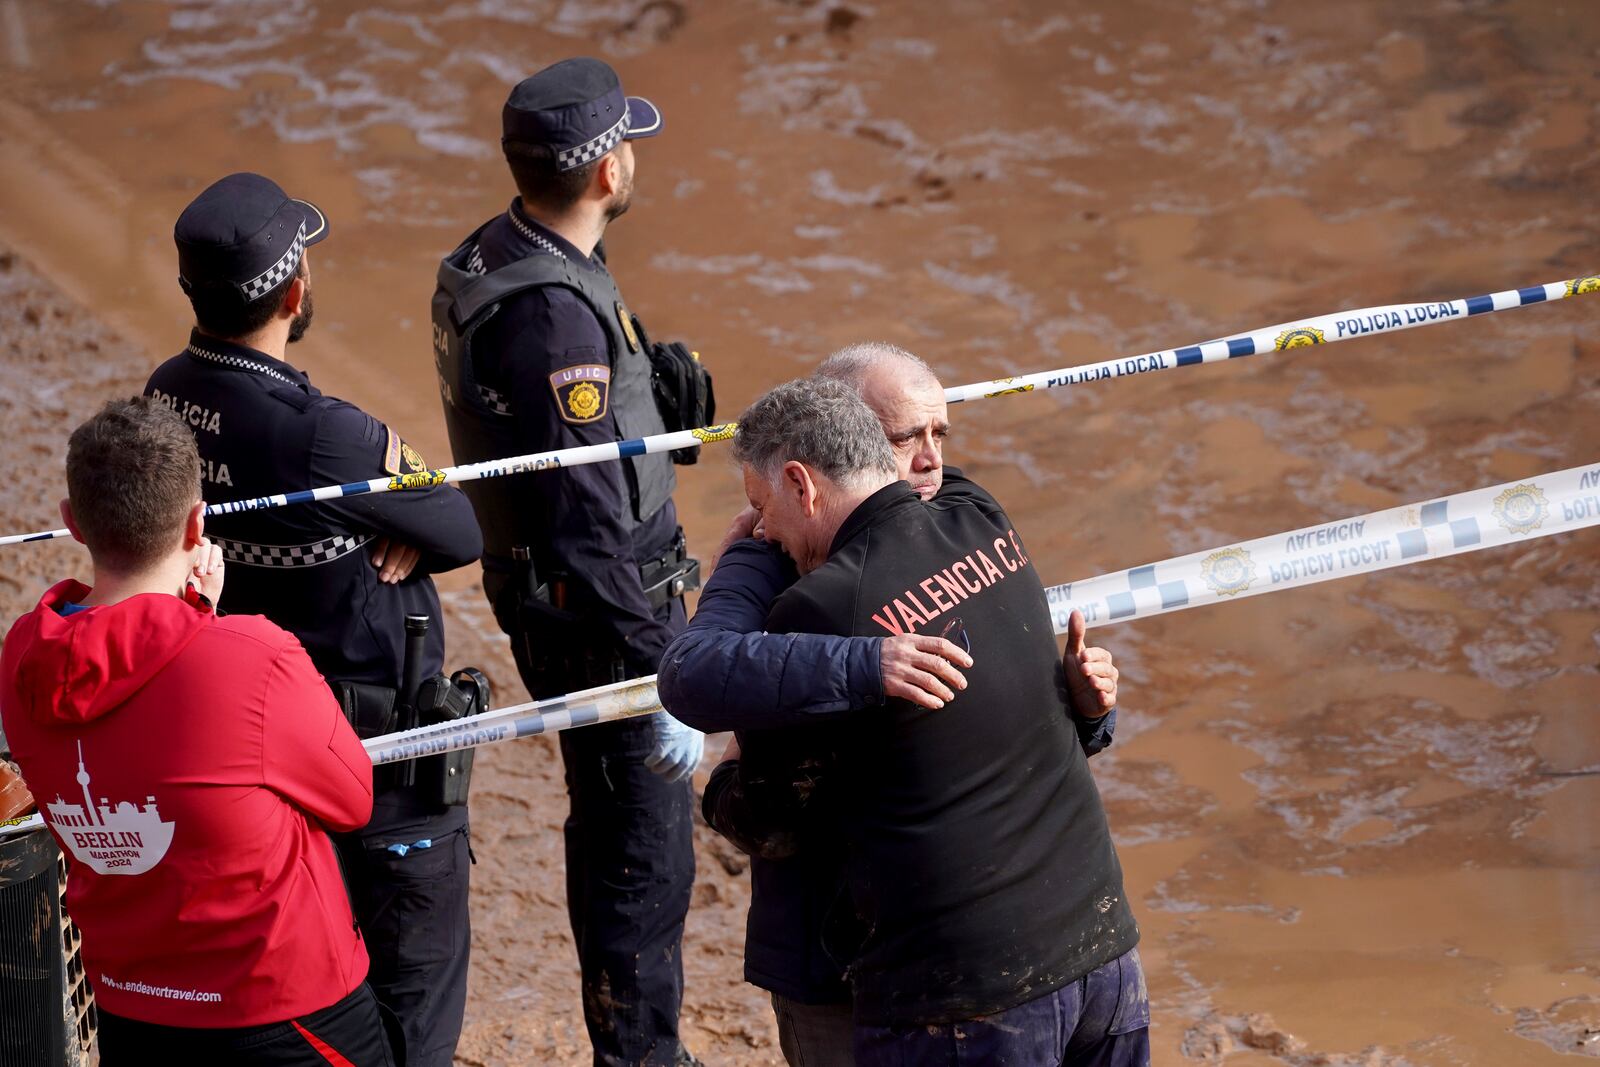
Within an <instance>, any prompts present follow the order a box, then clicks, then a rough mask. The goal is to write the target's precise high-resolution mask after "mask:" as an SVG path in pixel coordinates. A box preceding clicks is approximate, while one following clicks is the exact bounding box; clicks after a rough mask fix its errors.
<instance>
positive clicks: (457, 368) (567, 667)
mask: <svg viewBox="0 0 1600 1067" xmlns="http://www.w3.org/2000/svg"><path fill="white" fill-rule="evenodd" d="M660 122H661V120H660V115H659V113H658V112H656V110H655V108H654V107H653V106H652V105H650V104H649V103H648V102H646V101H642V100H639V99H638V98H625V97H624V96H623V94H622V89H621V86H620V84H619V83H618V82H617V79H616V75H615V74H614V73H613V72H612V71H611V69H610V68H609V67H607V66H606V65H605V64H603V63H599V62H598V61H595V60H568V61H565V62H563V63H560V64H557V65H556V66H555V67H552V68H549V69H547V70H546V71H543V72H541V73H540V74H538V75H535V76H534V77H533V78H530V79H527V80H526V81H525V82H523V83H522V84H521V85H519V86H518V87H517V89H516V90H514V91H513V93H512V96H511V100H510V101H509V102H508V104H507V106H506V111H505V123H506V136H507V139H508V140H521V141H523V142H531V143H536V144H544V145H548V146H549V148H550V151H551V152H553V153H555V154H556V156H557V158H558V159H560V160H563V161H571V165H572V166H579V165H582V163H584V162H588V161H592V160H594V159H599V158H601V157H603V156H604V155H605V154H606V153H607V152H609V151H611V150H612V149H613V148H614V147H616V145H617V144H618V143H619V142H620V141H621V140H622V139H623V138H633V137H641V136H647V135H649V134H652V133H654V132H656V131H657V130H658V129H659V128H660ZM563 165H564V164H563ZM433 322H434V342H435V357H436V360H437V362H438V369H439V375H440V386H441V392H442V398H443V401H444V408H445V420H446V423H447V425H448V427H449V430H450V441H451V447H452V449H453V451H454V455H455V461H456V462H457V463H468V462H478V461H482V460H488V459H499V458H504V457H508V456H513V455H525V454H529V453H534V452H543V451H549V450H553V449H559V448H566V447H571V446H578V445H589V444H600V443H605V442H611V441H615V440H617V439H619V438H634V437H642V436H648V435H650V434H658V433H662V432H664V430H665V426H664V423H663V420H662V415H661V414H660V413H659V411H658V410H657V406H656V403H655V401H654V399H653V397H652V391H651V363H650V354H649V352H648V351H647V346H648V340H647V338H646V337H645V336H644V335H643V334H642V332H641V330H640V328H639V326H638V323H637V320H636V319H635V318H634V317H633V316H632V315H631V313H630V312H629V311H628V309H627V307H626V305H625V304H624V303H623V300H622V297H621V295H620V294H619V293H618V291H617V287H616V283H615V282H614V281H613V280H612V278H611V275H610V273H609V271H608V270H607V268H606V265H605V263H604V261H603V258H602V257H601V256H600V255H598V254H597V255H594V256H587V255H585V254H584V253H583V252H582V251H580V250H579V249H578V248H577V247H575V246H574V245H573V244H571V243H570V242H569V241H567V240H566V239H565V238H563V237H562V236H561V235H560V234H558V233H556V232H555V231H554V230H552V229H550V228H548V227H546V226H543V225H541V224H540V223H539V222H538V221H537V220H535V219H534V218H532V217H530V216H529V215H528V214H527V213H526V212H525V211H524V210H523V207H522V205H521V203H520V198H519V200H518V201H514V202H513V203H512V204H511V206H510V208H509V209H508V210H507V211H506V212H505V213H504V214H501V215H498V216H496V217H495V218H492V219H490V220H489V221H488V222H486V223H485V224H484V225H482V226H481V227H479V228H478V230H477V231H476V232H474V233H473V234H472V235H471V236H470V237H468V238H467V240H466V241H464V242H463V243H462V244H461V245H460V246H459V247H458V248H457V249H456V250H455V251H454V252H452V253H451V254H450V255H449V256H448V257H446V259H445V260H444V262H443V263H442V264H441V266H440V271H439V288H438V289H437V290H436V293H435V297H434V303H433ZM674 485H675V477H674V474H673V469H672V464H671V460H670V459H669V457H668V456H666V455H631V456H629V457H627V458H625V459H623V460H621V461H620V462H612V463H599V464H593V465H587V466H579V467H573V468H570V469H562V470H550V471H539V472H533V473H528V474H521V475H516V476H512V477H502V478H495V479H487V480H481V481H475V482H471V483H468V484H467V486H466V489H467V494H468V496H469V497H470V498H471V500H472V502H473V505H474V507H475V508H476V509H477V512H478V518H479V521H480V524H481V525H482V528H483V532H484V543H485V551H484V561H483V562H484V590H485V593H486V594H487V596H488V598H489V601H490V603H491V604H492V605H493V606H494V609H495V616H496V618H497V620H498V621H499V622H500V625H501V627H502V629H504V630H505V632H506V633H507V635H508V636H509V637H510V638H511V639H512V649H513V652H514V654H515V656H516V659H517V665H518V667H519V669H520V670H521V673H522V678H523V681H524V682H525V683H526V684H527V687H528V689H529V691H530V692H531V693H532V694H533V696H534V697H536V698H544V697H551V696H557V695H560V694H563V693H567V692H571V691H574V690H578V689H583V688H588V687H592V686H595V685H600V684H603V683H607V682H611V681H616V680H621V679H624V678H633V677H640V676H644V675H649V674H653V673H655V671H656V668H657V665H658V663H659V661H660V658H661V653H662V652H663V650H664V649H665V648H666V645H667V644H668V642H669V641H670V640H671V639H672V638H673V637H674V636H675V635H676V634H677V633H678V632H680V631H681V630H682V629H683V626H684V608H683V601H682V599H681V593H682V589H683V585H684V582H683V580H682V575H683V574H684V573H685V570H686V568H687V566H688V564H691V563H692V562H693V561H686V559H685V554H684V550H683V538H682V531H681V530H680V529H679V526H678V519H677V511H676V509H675V507H674V505H673V502H672V498H671V494H672V490H673V487H674ZM655 718H656V717H654V716H652V717H648V718H643V719H630V720H624V721H621V722H615V723H608V724H603V725H599V726H590V727H585V728H583V729H580V730H570V731H566V732H564V733H562V734H561V738H560V742H561V754H562V759H563V761H564V764H565V767H566V782H567V790H568V794H569V798H570V801H571V809H570V816H569V818H568V819H567V823H566V854H567V906H568V912H569V917H570V920H571V923H572V929H573V936H574V940H575V941H576V943H577V949H578V955H579V961H580V964H581V968H582V972H583V1004H584V1015H585V1022H586V1024H587V1026H588V1030H589V1035H590V1040H591V1042H592V1044H593V1046H594V1053H595V1062H596V1063H597V1064H640V1063H649V1064H672V1063H684V1062H691V1063H692V1062H694V1061H693V1060H692V1059H689V1058H688V1056H687V1053H685V1052H683V1051H682V1049H681V1045H680V1043H679V1040H678V1011H679V1006H680V1003H681V1000H682V989H683V968H682V953H681V946H682V937H683V921H684V916H685V914H686V913H687V911H688V906H689V889H690V885H691V883H692V881H693V878H694V852H693V848H692V815H691V812H692V803H693V798H692V794H691V790H690V784H689V782H688V780H687V778H686V777H685V778H683V779H680V780H677V781H668V780H665V779H664V778H662V777H660V776H657V775H655V774H652V773H651V772H650V771H649V770H648V769H646V767H645V761H646V760H647V759H648V758H649V757H650V754H651V751H652V749H653V747H654V745H655V732H654V731H655V730H656V724H655V722H654V721H653V720H654V719H655ZM691 769H692V768H691ZM685 773H686V772H685Z"/></svg>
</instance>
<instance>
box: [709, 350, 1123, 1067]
mask: <svg viewBox="0 0 1600 1067" xmlns="http://www.w3.org/2000/svg"><path fill="white" fill-rule="evenodd" d="M875 424H876V419H875V418H873V416H872V413H871V409H869V408H867V407H866V405H865V403H863V402H862V400H861V398H860V397H859V396H857V395H856V393H855V391H854V390H853V389H851V388H849V387H848V386H844V385H843V384H842V383H838V382H834V381H829V380H813V381H801V382H792V383H789V384H787V385H783V386H779V387H778V388H777V389H774V390H772V391H771V392H769V393H768V394H767V395H766V396H764V397H762V398H761V399H760V400H759V401H757V402H756V404H755V405H753V406H752V407H751V409H750V410H749V411H747V412H746V413H745V415H744V416H743V417H742V418H741V419H740V434H739V437H738V438H736V440H735V456H736V458H737V459H738V460H739V462H740V463H741V465H742V468H743V476H744V483H745V490H746V494H747V496H748V497H749V499H750V503H751V505H752V506H753V507H754V508H755V509H756V510H757V511H759V512H760V514H761V519H762V524H763V526H764V530H765V534H766V537H767V538H768V540H769V541H772V542H775V543H777V544H780V545H782V546H783V548H784V550H785V551H786V552H787V553H788V554H789V555H790V556H791V557H792V558H793V559H794V561H795V564H796V566H797V568H798V570H799V572H800V574H801V577H800V580H799V581H798V582H797V583H796V584H795V585H794V586H792V587H791V588H790V589H789V590H788V591H787V592H785V593H783V594H782V595H781V596H779V597H778V599H777V602H776V603H775V604H774V606H773V609H772V612H771V614H770V615H769V617H768V620H767V623H768V629H769V630H770V631H771V632H773V633H776V634H791V633H811V634H832V635H836V636H857V635H867V634H880V635H881V634H889V635H901V634H905V633H926V634H939V635H941V636H943V637H945V638H947V639H950V640H952V641H954V642H955V643H956V644H958V645H960V646H962V647H963V648H965V649H967V650H968V651H969V652H970V653H971V659H972V661H973V662H972V664H971V666H969V667H966V668H965V670H964V671H963V681H964V682H965V686H964V687H963V688H962V690H961V691H960V692H958V693H954V694H952V699H950V700H949V701H947V702H946V703H945V707H944V708H943V709H941V710H939V711H937V712H934V713H931V714H930V713H929V712H928V711H926V710H924V709H921V708H918V707H917V706H915V705H913V704H911V703H910V702H907V701H900V700H891V701H889V702H888V703H887V704H886V705H885V707H884V708H883V709H881V710H880V711H879V712H878V713H876V714H873V715H870V716H856V717H852V718H848V719H840V720H837V722H836V723H834V724H832V725H830V726H828V727H825V728H811V729H808V730H805V731H796V730H787V731H785V730H777V731H754V730H752V731H747V732H746V733H745V734H743V735H742V737H743V740H744V742H745V745H744V753H743V757H742V760H741V762H743V763H744V764H745V768H744V796H743V798H742V805H741V806H742V808H743V814H744V817H745V818H746V819H747V822H746V825H748V826H752V827H755V828H756V829H755V836H756V837H757V838H759V840H758V841H757V843H758V844H759V845H760V846H761V847H762V848H763V849H765V850H766V852H767V853H769V854H775V855H777V856H781V855H782V854H783V853H784V852H785V851H787V850H800V851H803V850H806V849H810V848H813V847H817V846H819V845H822V846H825V845H826V844H827V843H829V842H838V841H841V840H842V841H843V842H844V843H845V850H846V855H845V867H846V872H847V880H848V884H849V897H850V908H849V911H851V912H852V913H853V915H854V917H855V918H856V919H857V920H858V922H859V926H858V927H857V928H856V932H857V937H858V941H857V942H856V943H855V944H853V945H838V949H839V952H840V954H841V956H843V957H847V958H849V959H850V965H849V975H850V981H851V986H852V993H853V1001H854V1017H855V1059H856V1062H857V1063H859V1064H867V1065H875V1064H888V1063H930V1064H933V1063H938V1064H942V1063H954V1062H955V1059H954V1052H953V1051H951V1050H952V1049H953V1047H954V1045H955V1044H956V1042H955V1041H954V1038H955V1035H956V1033H957V1031H958V1029H959V1033H960V1035H961V1041H960V1042H959V1044H960V1045H961V1047H962V1048H963V1050H964V1052H963V1055H965V1056H968V1057H970V1058H972V1059H973V1060H975V1061H977V1062H1006V1063H1023V1064H1035V1063H1037V1064H1045V1063H1050V1064H1059V1063H1063V1062H1091V1061H1092V1062H1096V1063H1108V1064H1114V1065H1124V1064H1130V1065H1131V1064H1137V1063H1144V1062H1148V1038H1147V1033H1146V1028H1147V1026H1148V1019H1149V1017H1148V1001H1147V998H1146V996H1145V995H1144V993H1143V979H1142V974H1141V972H1140V968H1139V965H1138V957H1137V953H1136V950H1135V947H1134V946H1135V945H1136V943H1137V941H1138V928H1137V925H1136V924H1135V923H1134V920H1133V916H1132V913H1131V911H1130V910H1129V907H1128V903H1127V899H1126V895H1125V893H1124V891H1123V888H1122V875H1121V869H1120V866H1119V864H1118V861H1117V857H1116V851H1115V848H1114V847H1113V845H1112V843H1111V838H1110V833H1109V830H1108V828H1107V826H1106V821H1105V815H1104V811H1103V810H1102V808H1101V806H1100V800H1099V794H1098V792H1097V791H1096V789H1095V786H1094V782H1093V779H1092V778H1091V777H1090V776H1089V773H1088V767H1087V764H1086V762H1085V759H1084V755H1083V752H1082V750H1081V749H1080V747H1079V745H1078V743H1077V736H1076V734H1075V732H1074V730H1073V728H1072V726H1071V723H1070V719H1069V716H1068V714H1067V707H1066V704H1067V695H1066V687H1065V686H1064V685H1063V681H1064V679H1063V672H1062V667H1061V661H1060V660H1059V659H1058V658H1057V652H1056V647H1055V642H1054V638H1053V635H1052V630H1051V627H1050V623H1049V612H1048V609H1047V607H1046V604H1045V598H1044V589H1043V586H1042V584H1041V582H1040V581H1039V578H1038V575H1037V574H1036V573H1035V571H1034V569H1033V566H1032V563H1031V562H1030V560H1029V558H1028V554H1027V550H1026V548H1025V546H1024V545H1023V542H1022V540H1021V539H1020V537H1018V535H1017V533H1016V531H1015V529H1014V528H1013V527H1012V525H1011V524H1010V522H1009V520H1008V519H1007V517H1006V515H1005V513H1004V511H1003V510H1001V509H1000V507H999V505H997V504H996V503H995V502H994V501H993V499H992V498H990V497H989V496H988V495H987V494H985V493H983V492H982V490H979V489H977V488H976V487H975V486H973V485H972V484H971V483H970V482H966V481H965V480H962V481H960V482H958V483H956V484H947V485H946V486H945V490H944V492H942V493H940V494H939V495H938V496H936V497H935V498H934V499H933V500H932V501H931V502H928V503H924V502H923V501H922V500H921V498H920V497H919V495H918V494H916V493H914V492H913V491H911V490H910V488H909V487H908V486H905V485H901V484H899V477H898V469H897V468H896V467H895V465H894V462H893V459H894V457H893V453H892V452H889V451H888V450H887V448H886V447H885V446H886V444H887V442H886V441H885V440H884V438H883V437H882V436H881V435H879V434H872V433H871V432H870V430H871V429H872V428H875ZM824 942H825V944H826V943H827V935H826V934H824ZM834 944H836V945H837V944H838V943H837V942H835V943H834ZM830 947H831V946H830Z"/></svg>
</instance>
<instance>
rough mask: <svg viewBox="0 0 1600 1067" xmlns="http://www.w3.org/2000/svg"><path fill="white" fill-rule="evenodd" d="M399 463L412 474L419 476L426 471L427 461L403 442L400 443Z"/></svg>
mask: <svg viewBox="0 0 1600 1067" xmlns="http://www.w3.org/2000/svg"><path fill="white" fill-rule="evenodd" d="M400 462H402V463H404V464H405V465H406V466H407V467H409V468H410V469H411V473H412V474H421V473H422V472H423V471H425V470H427V469H428V461H427V460H425V459H423V458H422V454H421V453H419V452H418V451H417V450H416V449H414V448H412V447H411V446H410V445H408V444H406V443H405V442H404V441H401V442H400Z"/></svg>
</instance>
